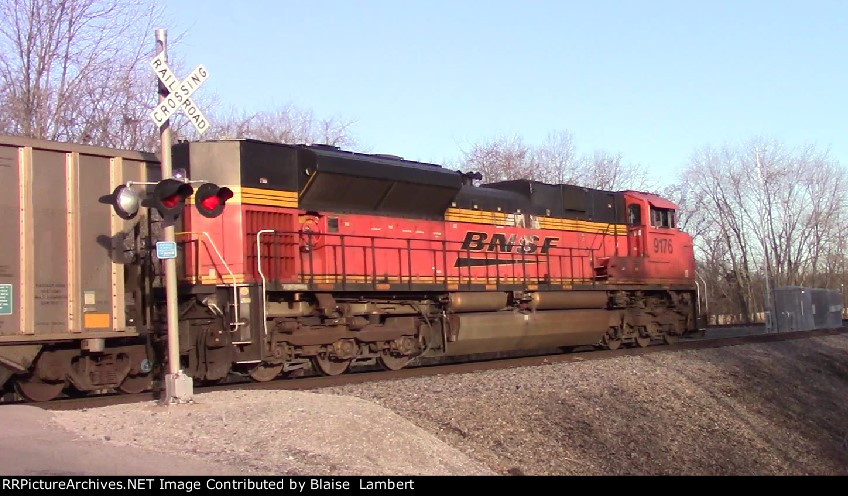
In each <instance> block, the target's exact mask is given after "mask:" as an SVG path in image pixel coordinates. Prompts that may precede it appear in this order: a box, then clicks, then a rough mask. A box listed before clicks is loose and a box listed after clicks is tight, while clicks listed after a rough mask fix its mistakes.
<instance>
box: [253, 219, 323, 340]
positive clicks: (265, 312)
mask: <svg viewBox="0 0 848 496" xmlns="http://www.w3.org/2000/svg"><path fill="white" fill-rule="evenodd" d="M267 233H275V234H276V233H277V231H275V230H273V229H260V230H259V231H258V232H257V233H256V268H257V269H258V270H259V277H261V278H262V330H263V331H264V332H265V334H264V336H265V337H266V338H267V337H268V297H267V294H268V293H267V290H266V289H265V274H264V273H263V272H262V245H260V244H259V242H260V239H261V238H262V235H263V234H267ZM310 252H311V250H310Z"/></svg>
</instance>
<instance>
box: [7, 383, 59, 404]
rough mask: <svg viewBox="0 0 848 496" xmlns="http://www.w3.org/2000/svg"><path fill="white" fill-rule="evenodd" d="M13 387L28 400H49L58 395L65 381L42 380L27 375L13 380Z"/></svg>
mask: <svg viewBox="0 0 848 496" xmlns="http://www.w3.org/2000/svg"><path fill="white" fill-rule="evenodd" d="M15 389H16V390H17V391H18V394H20V395H21V396H23V397H24V398H26V399H28V400H29V401H36V402H40V401H50V400H52V399H53V398H55V397H57V396H59V394H60V393H61V392H62V390H63V389H65V383H64V382H44V381H42V380H40V379H36V378H35V377H28V378H25V379H18V380H17V381H15Z"/></svg>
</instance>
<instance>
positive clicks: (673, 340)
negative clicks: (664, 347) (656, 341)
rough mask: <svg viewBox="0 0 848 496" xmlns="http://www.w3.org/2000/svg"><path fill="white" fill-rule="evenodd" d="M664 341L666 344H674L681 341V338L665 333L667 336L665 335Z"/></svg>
mask: <svg viewBox="0 0 848 496" xmlns="http://www.w3.org/2000/svg"><path fill="white" fill-rule="evenodd" d="M663 341H664V342H665V344H674V343H676V342H678V341H680V336H678V335H676V334H668V333H665V334H663Z"/></svg>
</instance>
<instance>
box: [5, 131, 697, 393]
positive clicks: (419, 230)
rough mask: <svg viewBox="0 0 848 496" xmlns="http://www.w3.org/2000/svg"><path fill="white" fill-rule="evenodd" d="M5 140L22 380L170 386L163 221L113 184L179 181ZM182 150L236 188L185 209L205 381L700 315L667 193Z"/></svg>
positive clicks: (193, 314) (673, 327)
mask: <svg viewBox="0 0 848 496" xmlns="http://www.w3.org/2000/svg"><path fill="white" fill-rule="evenodd" d="M0 144H2V145H3V146H2V147H0V187H2V188H5V194H4V195H2V197H1V198H0V202H2V203H0V207H1V208H2V209H3V210H2V215H0V225H4V226H5V229H3V232H4V233H8V234H7V243H8V244H9V246H15V247H17V248H16V249H11V250H4V251H3V253H0V345H2V346H0V364H2V366H1V367H0V381H2V382H3V383H5V384H6V387H7V388H8V387H10V386H11V385H15V386H16V387H17V390H18V391H19V392H20V393H21V394H22V395H23V396H25V397H27V398H29V399H32V400H47V399H50V398H52V397H54V396H56V395H58V394H60V393H61V392H62V391H63V390H66V388H70V389H75V390H79V391H91V390H103V389H111V388H117V389H120V390H122V391H126V392H131V391H140V390H143V389H144V388H146V387H149V385H150V381H151V377H152V375H153V373H154V366H153V365H154V364H155V363H156V362H157V361H156V360H155V359H154V357H156V356H163V355H164V354H163V353H161V349H160V350H159V352H157V349H158V348H160V347H161V343H162V342H163V340H164V327H165V326H164V314H165V312H164V308H163V307H164V291H162V289H161V286H162V271H161V266H160V265H161V263H160V261H159V260H157V258H156V257H155V255H154V254H153V253H154V252H153V246H154V243H155V241H157V239H158V236H159V233H160V230H161V225H162V222H161V219H160V218H159V216H158V215H157V213H158V212H157V211H156V210H155V209H150V210H149V211H143V212H142V213H141V214H140V215H138V216H136V217H134V218H132V219H128V220H127V219H124V218H120V217H118V216H116V215H115V214H114V213H112V211H111V209H110V208H109V207H108V206H107V205H104V203H107V202H106V201H104V199H103V198H100V199H99V200H98V199H97V198H96V197H98V196H100V195H102V194H103V193H104V192H108V191H111V190H112V189H113V188H115V187H116V186H119V185H121V184H124V183H127V182H128V181H135V182H145V181H146V182H151V181H157V180H158V179H161V178H159V177H158V176H157V174H158V164H157V162H156V157H154V156H151V155H143V154H138V153H130V152H120V151H116V150H107V149H102V148H93V147H83V146H73V145H65V144H61V145H60V144H55V143H46V142H37V141H32V140H22V139H16V138H3V139H2V140H0ZM173 157H174V167H175V168H184V169H186V170H187V171H188V175H189V176H190V177H191V178H192V179H196V180H197V179H202V180H203V181H208V182H210V183H213V184H215V185H221V186H226V188H228V189H229V191H228V192H227V195H226V196H221V198H220V201H224V200H228V201H227V202H226V206H225V208H223V209H221V208H219V207H220V205H217V208H215V214H219V215H208V213H209V212H208V211H207V212H206V214H207V215H200V214H199V212H198V209H197V208H192V205H191V203H193V201H195V200H197V198H196V196H197V195H195V196H194V197H191V196H189V197H187V198H185V200H186V201H187V202H188V203H189V205H188V206H187V207H186V208H185V210H184V212H183V214H182V216H181V217H180V218H179V219H178V221H177V222H178V224H177V231H178V233H177V241H178V242H179V246H180V250H179V259H178V269H179V274H180V289H179V300H180V302H179V308H180V312H179V315H180V344H181V350H180V355H181V360H182V363H181V368H182V369H183V370H184V371H185V372H186V373H187V374H189V375H191V376H193V377H194V378H195V380H197V381H208V382H215V381H219V380H222V379H224V378H226V377H227V376H228V374H230V373H232V372H237V373H243V374H246V375H249V376H250V377H252V378H253V379H255V380H257V381H266V380H270V379H272V378H274V377H276V376H278V375H280V374H281V373H283V372H286V371H294V370H298V369H304V368H312V369H314V370H317V371H319V372H321V373H323V374H327V375H336V374H341V373H343V372H345V371H346V370H347V369H348V368H349V367H350V366H351V364H353V363H355V362H366V361H367V362H374V361H375V360H376V362H377V363H379V364H380V365H382V366H383V367H385V368H386V369H399V368H401V367H404V366H405V365H406V364H407V363H409V362H410V361H411V360H412V359H414V358H416V357H421V356H424V357H427V356H431V357H440V356H442V357H443V356H458V355H462V356H465V355H473V354H480V353H499V352H515V351H522V350H536V349H550V348H567V347H574V346H580V345H596V346H599V347H606V348H610V349H614V348H618V347H619V346H621V345H622V344H626V345H634V346H648V345H649V344H652V343H660V342H666V343H667V342H671V341H673V340H675V339H676V338H677V337H679V336H681V335H683V334H685V333H687V332H691V331H694V330H696V329H697V328H698V322H699V319H698V291H697V289H698V288H697V285H696V283H695V263H694V256H693V247H692V238H691V237H690V236H689V235H687V234H685V233H683V232H681V231H680V230H679V229H678V228H677V225H676V209H677V207H676V206H675V205H674V204H673V203H671V202H669V201H667V200H664V199H663V198H660V197H658V196H656V195H653V194H648V193H640V192H634V191H625V192H609V191H599V190H592V189H586V188H581V187H577V186H569V185H550V184H544V183H540V182H535V181H525V180H521V181H502V182H496V183H491V184H484V185H481V186H476V185H475V184H474V183H475V180H476V179H479V176H478V175H475V174H472V173H462V172H458V171H453V170H448V169H446V168H442V167H439V166H437V165H432V164H425V163H419V162H412V161H407V160H402V159H400V158H399V157H394V156H388V155H366V154H358V153H351V152H346V151H342V150H339V149H337V148H334V147H327V146H316V145H313V146H305V145H301V146H292V145H282V144H273V143H265V142H259V141H253V140H225V141H210V142H194V143H180V144H177V145H175V146H174V148H173ZM151 190H153V188H148V194H149V192H150V191H151ZM230 193H231V194H232V197H231V198H229V197H230ZM113 200H114V198H113ZM159 200H160V202H159V204H160V205H161V200H162V199H161V198H160V199H159ZM166 200H167V201H168V202H170V204H173V202H174V201H175V199H174V198H168V199H166ZM182 200H183V198H179V197H178V198H176V201H182ZM198 201H199V200H198ZM204 202H205V200H204ZM154 203H155V202H154ZM207 206H208V204H207ZM65 255H67V257H65ZM65 258H67V263H66V262H65Z"/></svg>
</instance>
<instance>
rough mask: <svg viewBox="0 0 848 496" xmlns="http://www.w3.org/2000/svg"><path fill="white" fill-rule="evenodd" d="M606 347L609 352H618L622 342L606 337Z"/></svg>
mask: <svg viewBox="0 0 848 496" xmlns="http://www.w3.org/2000/svg"><path fill="white" fill-rule="evenodd" d="M604 346H606V347H607V349H608V350H617V349H619V348H621V340H620V339H614V338H611V337H609V336H604Z"/></svg>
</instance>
